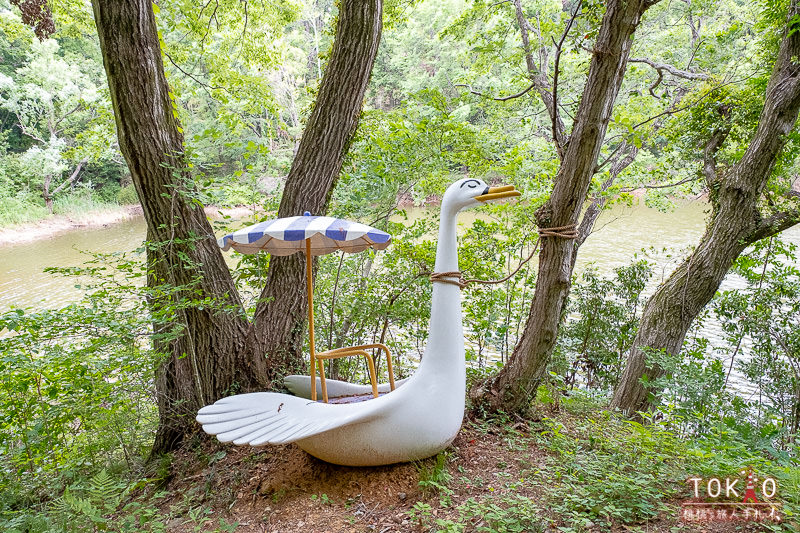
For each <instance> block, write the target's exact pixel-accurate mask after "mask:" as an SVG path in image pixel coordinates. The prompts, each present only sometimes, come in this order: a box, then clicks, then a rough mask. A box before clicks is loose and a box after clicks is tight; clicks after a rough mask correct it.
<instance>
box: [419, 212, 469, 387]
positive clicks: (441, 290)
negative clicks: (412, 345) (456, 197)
mask: <svg viewBox="0 0 800 533" xmlns="http://www.w3.org/2000/svg"><path fill="white" fill-rule="evenodd" d="M457 215H458V210H457V209H454V208H452V207H450V206H449V205H448V202H446V201H445V202H443V203H442V209H441V214H440V220H439V241H438V243H437V247H436V264H435V267H434V270H435V271H436V272H451V271H456V270H458V247H457V246H456V217H457ZM455 364H459V365H461V366H463V365H464V334H463V330H462V324H461V290H460V289H459V288H458V286H456V285H451V284H449V283H439V282H434V283H433V298H432V301H431V320H430V327H429V330H428V345H427V346H426V347H425V355H424V357H423V359H422V365H423V366H425V367H426V368H427V367H431V366H433V367H441V368H443V369H448V370H449V371H450V373H453V372H454V366H453V365H455ZM455 368H457V367H455Z"/></svg>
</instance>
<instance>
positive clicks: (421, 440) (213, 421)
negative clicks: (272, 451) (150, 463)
mask: <svg viewBox="0 0 800 533" xmlns="http://www.w3.org/2000/svg"><path fill="white" fill-rule="evenodd" d="M511 196H519V192H517V191H516V190H514V187H513V186H506V187H489V186H487V185H486V183H484V182H483V181H481V180H478V179H473V178H465V179H461V180H459V181H457V182H455V183H453V184H452V185H450V187H448V188H447V191H446V192H445V194H444V198H443V199H442V205H441V215H440V221H439V240H438V245H437V249H436V263H435V268H434V269H435V271H436V272H454V271H458V249H457V245H456V217H457V215H458V213H459V211H461V210H462V209H465V208H468V207H473V206H477V205H481V204H482V203H483V202H486V201H491V200H497V199H501V198H507V197H511ZM451 279H453V280H454V281H455V280H456V279H457V278H456V277H455V276H454V277H453V278H451ZM285 382H286V385H287V387H288V388H289V390H291V391H292V392H294V393H295V394H297V395H298V396H290V395H288V394H281V393H274V392H256V393H250V394H239V395H236V396H230V397H227V398H222V399H221V400H219V401H217V402H216V403H214V404H213V405H208V406H206V407H203V408H202V409H200V411H199V412H198V414H197V421H198V422H200V424H202V426H203V429H204V430H205V431H206V433H209V434H211V435H216V436H217V438H218V439H219V440H220V441H221V442H232V443H233V444H236V445H245V444H249V445H251V446H264V445H267V444H285V443H290V442H295V443H297V445H298V446H299V447H300V448H302V449H303V450H305V451H306V452H308V453H309V454H311V455H313V456H314V457H317V458H319V459H322V460H324V461H327V462H329V463H335V464H340V465H349V466H375V465H386V464H392V463H399V462H404V461H412V460H417V459H422V458H425V457H430V456H431V455H435V454H436V453H438V452H440V451H441V450H443V449H444V448H446V447H447V446H448V445H449V444H450V443H451V442H452V441H453V439H454V438H455V437H456V435H457V434H458V431H459V429H461V421H462V419H463V416H464V394H465V390H464V389H465V386H466V366H465V360H464V334H463V331H462V325H461V293H460V288H459V287H458V286H457V285H455V284H450V283H435V284H434V286H433V299H432V302H431V318H430V326H429V335H428V344H427V346H426V347H425V352H424V355H423V357H422V362H421V363H420V365H419V368H417V370H416V372H415V373H414V374H413V375H412V376H411V377H410V378H408V379H407V380H403V381H398V383H397V384H398V386H397V388H396V390H394V391H392V392H391V393H388V394H385V395H383V396H380V397H378V398H374V399H370V400H368V401H364V402H360V403H348V404H335V403H330V404H328V403H319V402H313V401H311V400H309V399H308V398H309V397H310V393H311V378H310V377H309V376H288V377H287V378H286V380H285ZM317 387H318V389H319V381H317ZM327 387H328V394H329V395H330V396H331V397H335V396H345V395H352V394H359V393H365V392H368V391H370V390H371V389H370V388H369V387H367V386H361V385H354V384H351V383H346V382H342V381H336V380H327ZM380 389H381V390H383V391H386V390H388V389H387V387H386V386H385V385H384V386H381V388H380ZM301 396H304V397H301Z"/></svg>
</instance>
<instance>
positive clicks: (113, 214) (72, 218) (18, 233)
mask: <svg viewBox="0 0 800 533" xmlns="http://www.w3.org/2000/svg"><path fill="white" fill-rule="evenodd" d="M141 215H142V207H141V206H140V205H119V206H109V207H104V208H101V209H93V210H91V211H87V212H85V213H80V214H70V215H51V216H49V217H47V218H45V219H43V220H38V221H36V222H30V223H27V224H17V225H13V226H8V227H5V228H0V246H8V245H12V244H20V243H25V242H32V241H37V240H41V239H49V238H52V237H55V236H56V235H61V234H63V233H66V232H68V231H74V230H76V229H81V228H99V227H106V226H110V225H112V224H118V223H120V222H122V221H125V220H130V219H131V218H134V217H137V216H141Z"/></svg>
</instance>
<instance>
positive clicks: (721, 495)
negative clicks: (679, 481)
mask: <svg viewBox="0 0 800 533" xmlns="http://www.w3.org/2000/svg"><path fill="white" fill-rule="evenodd" d="M740 474H741V475H742V476H744V477H743V478H738V477H734V478H731V477H726V478H718V477H712V478H708V479H704V478H702V477H690V478H689V479H688V480H687V483H688V484H689V489H690V490H691V492H692V496H693V498H692V499H690V500H686V501H684V502H682V503H681V516H680V517H681V519H682V520H684V521H687V522H709V521H731V520H744V521H758V522H780V521H781V519H782V518H781V514H780V512H779V510H780V507H781V504H780V502H777V501H776V497H777V495H778V483H777V482H776V481H775V478H772V477H765V478H763V479H759V478H757V477H756V476H755V475H754V473H753V469H752V468H751V467H748V468H747V469H746V470H742V471H741V472H740Z"/></svg>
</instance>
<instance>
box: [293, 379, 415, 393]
mask: <svg viewBox="0 0 800 533" xmlns="http://www.w3.org/2000/svg"><path fill="white" fill-rule="evenodd" d="M407 379H408V378H406V379H400V380H397V381H396V382H395V388H397V387H399V386H400V385H402V384H403V383H405V382H406V380H407ZM283 384H284V386H285V387H286V388H287V389H289V391H291V393H292V394H294V395H295V396H298V397H300V398H311V377H310V376H307V375H306V376H298V375H292V376H286V377H285V378H283ZM325 387H326V388H327V389H328V397H329V398H336V397H339V396H356V395H360V394H370V393H372V387H371V386H370V385H357V384H355V383H349V382H347V381H339V380H337V379H326V380H325ZM389 390H390V387H389V384H388V383H381V384H379V385H378V392H379V393H384V392H389ZM317 398H322V382H321V381H320V379H319V377H317Z"/></svg>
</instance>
